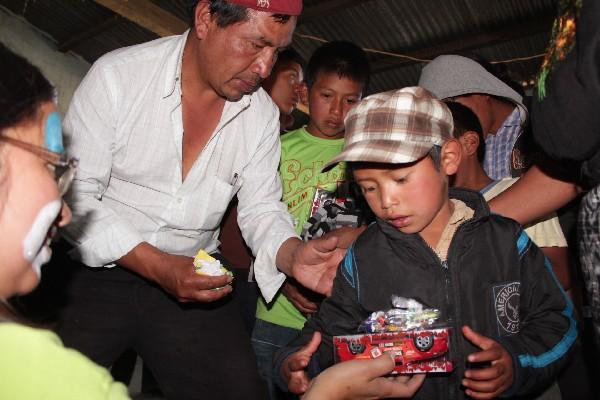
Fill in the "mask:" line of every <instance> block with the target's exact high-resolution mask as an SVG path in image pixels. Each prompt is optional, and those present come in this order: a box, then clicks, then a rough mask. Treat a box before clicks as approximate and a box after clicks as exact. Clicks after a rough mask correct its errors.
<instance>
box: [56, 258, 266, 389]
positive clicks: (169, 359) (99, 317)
mask: <svg viewBox="0 0 600 400" xmlns="http://www.w3.org/2000/svg"><path fill="white" fill-rule="evenodd" d="M71 268H72V271H71V272H72V274H71V277H70V279H69V285H68V287H67V295H68V302H67V304H66V305H65V306H64V307H63V309H62V311H61V313H60V318H59V324H58V329H57V330H58V334H59V335H60V337H61V338H62V340H63V341H64V342H65V345H66V346H69V347H73V348H75V349H77V350H79V351H81V352H82V353H84V354H85V355H87V356H88V357H90V358H91V359H92V360H94V361H95V362H97V363H98V364H101V365H103V366H106V367H108V366H110V365H111V364H113V363H114V361H115V360H116V359H117V358H118V357H119V356H120V355H121V354H122V353H123V352H124V351H125V350H127V349H130V348H131V349H133V350H135V351H136V352H137V353H138V354H139V355H140V357H141V358H142V359H143V360H144V364H145V365H146V366H147V367H148V368H149V369H150V370H151V371H152V374H153V375H154V376H155V377H156V379H157V381H158V383H159V386H160V388H161V390H162V392H163V393H164V395H165V396H166V397H167V398H168V399H177V400H185V399H214V400H217V399H241V398H244V399H259V400H263V399H265V398H266V390H265V387H264V383H263V382H262V381H261V379H260V378H259V376H258V372H257V368H256V361H255V358H254V354H253V352H252V348H251V345H250V338H249V335H248V332H247V330H246V327H245V326H244V324H243V322H242V319H241V316H240V312H239V307H238V305H237V304H235V303H234V302H233V301H232V300H231V299H226V300H223V301H219V302H216V303H210V304H201V303H189V304H182V303H179V302H177V301H176V300H174V299H173V298H172V297H171V296H169V295H167V294H166V293H165V292H164V291H163V290H162V289H160V288H159V287H157V286H156V285H154V284H151V283H150V282H148V281H147V280H145V279H143V278H141V277H140V276H138V275H136V274H135V273H133V272H130V271H129V270H126V269H124V268H121V267H115V268H111V269H107V268H100V269H91V268H87V267H85V266H82V265H81V264H79V265H78V266H75V267H71Z"/></svg>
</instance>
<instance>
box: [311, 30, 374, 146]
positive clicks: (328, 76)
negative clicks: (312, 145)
mask: <svg viewBox="0 0 600 400" xmlns="http://www.w3.org/2000/svg"><path fill="white" fill-rule="evenodd" d="M369 71H370V68H369V61H368V60H367V56H366V54H365V52H364V51H363V50H362V49H361V48H360V47H358V46H356V45H355V44H353V43H350V42H330V43H326V44H324V45H323V46H321V47H319V48H318V49H317V50H316V51H315V52H314V54H313V55H312V57H311V58H310V61H309V62H308V67H307V69H306V76H305V79H306V84H307V85H308V104H309V110H310V122H309V123H308V128H307V129H308V131H309V132H310V133H311V134H312V135H313V136H316V137H320V138H324V139H339V138H342V137H344V118H345V117H346V114H347V113H348V110H350V108H352V107H353V106H354V105H355V104H356V103H357V102H358V101H359V100H360V99H361V97H362V94H363V92H364V90H365V88H366V86H367V84H368V82H369Z"/></svg>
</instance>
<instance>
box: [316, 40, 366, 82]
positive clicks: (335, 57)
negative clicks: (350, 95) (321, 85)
mask: <svg viewBox="0 0 600 400" xmlns="http://www.w3.org/2000/svg"><path fill="white" fill-rule="evenodd" d="M320 72H325V73H336V74H337V75H338V76H339V77H340V78H348V79H351V80H353V81H356V82H360V83H362V84H363V91H364V90H365V89H366V88H367V86H368V85H369V75H370V74H371V67H370V66H369V60H368V59H367V54H366V53H365V52H364V51H363V50H362V49H361V48H360V47H358V46H357V45H355V44H354V43H350V42H344V41H336V42H329V43H325V44H324V45H322V46H321V47H319V48H318V49H317V50H315V52H314V53H313V55H312V56H311V57H310V61H309V62H308V67H307V68H306V74H305V80H306V84H307V85H308V87H311V86H312V85H313V84H314V83H315V80H316V79H317V75H318V74H319V73H320Z"/></svg>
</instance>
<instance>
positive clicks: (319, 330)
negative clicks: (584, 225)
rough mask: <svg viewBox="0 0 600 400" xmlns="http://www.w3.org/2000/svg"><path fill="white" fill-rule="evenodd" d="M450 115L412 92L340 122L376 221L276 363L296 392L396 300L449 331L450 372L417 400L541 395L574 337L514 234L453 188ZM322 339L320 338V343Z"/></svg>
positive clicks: (548, 271) (347, 154) (455, 156)
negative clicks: (435, 314) (410, 302)
mask: <svg viewBox="0 0 600 400" xmlns="http://www.w3.org/2000/svg"><path fill="white" fill-rule="evenodd" d="M452 128H453V123H452V115H451V114H450V111H449V110H448V108H447V107H446V106H445V105H444V104H443V103H441V102H440V101H438V100H436V99H435V98H434V97H433V96H432V95H431V94H430V93H429V92H427V91H426V90H424V89H422V88H419V87H413V88H405V89H401V90H396V91H391V92H386V93H381V94H376V95H373V96H369V97H367V98H365V99H364V100H363V101H362V102H361V103H359V105H358V106H357V107H356V108H354V109H353V110H352V111H350V112H349V114H348V117H347V118H346V143H345V145H344V150H343V151H342V153H340V155H338V156H337V157H335V158H334V159H333V160H332V161H330V162H329V163H328V164H327V166H331V165H334V164H335V163H338V162H340V161H346V162H348V163H349V164H350V167H351V168H352V170H353V173H354V178H355V180H356V182H357V183H358V184H359V185H360V187H361V189H362V191H363V193H364V195H365V198H366V200H367V202H368V203H369V206H370V207H371V209H372V211H373V212H374V213H375V215H376V216H377V221H376V222H375V223H373V224H372V225H371V226H369V228H368V229H367V231H365V233H363V234H362V235H361V236H360V237H359V238H358V239H357V240H356V242H355V243H354V244H353V245H352V247H350V248H349V249H348V252H347V254H346V257H345V259H344V261H343V262H342V263H341V264H340V267H339V269H338V273H337V276H336V279H335V281H334V285H333V290H332V295H331V297H329V298H328V299H327V300H325V301H324V302H323V304H322V306H321V308H320V310H319V312H318V313H317V314H316V315H315V316H314V317H313V318H311V319H310V320H309V321H308V322H307V324H306V325H305V326H304V329H303V331H302V334H301V336H300V337H299V338H298V339H296V340H295V341H294V342H292V343H291V344H290V345H289V346H288V347H287V348H285V349H283V350H282V351H281V352H279V353H278V354H277V356H276V359H275V366H276V370H277V371H279V372H280V378H281V382H280V384H281V385H282V386H287V387H288V388H289V390H291V391H293V392H297V393H301V392H303V391H304V390H306V387H307V386H308V383H309V377H308V373H307V371H309V372H310V374H311V375H314V374H315V373H318V372H319V371H320V370H322V369H324V368H326V367H328V366H329V365H331V364H332V363H333V350H332V340H331V338H332V336H334V335H346V334H352V333H356V331H357V328H358V326H359V324H360V322H361V321H363V320H364V319H365V318H366V317H367V316H368V315H369V314H370V313H372V312H373V311H377V310H385V309H388V308H390V297H391V295H394V294H396V295H400V296H403V297H407V298H415V299H418V300H420V301H421V302H422V303H424V304H426V305H428V306H430V307H434V308H437V309H439V310H440V311H441V318H440V321H447V323H448V324H449V325H450V327H451V328H452V336H451V357H452V359H453V360H454V362H455V369H454V371H453V372H452V373H450V374H444V375H431V376H428V377H427V379H425V381H424V383H423V385H422V387H421V388H420V390H419V391H418V392H417V394H416V395H415V397H414V398H417V399H446V398H466V397H467V396H470V397H472V398H493V397H497V396H499V395H502V396H504V397H511V396H522V395H526V394H533V393H537V392H540V391H542V390H544V389H545V388H546V387H548V386H549V385H550V384H551V383H552V382H553V380H554V378H555V376H556V374H557V373H558V372H559V370H560V368H561V367H562V365H563V364H564V362H565V360H566V357H567V354H568V353H569V352H570V350H571V348H572V345H573V343H574V342H575V340H576V338H577V332H576V327H575V320H574V318H573V310H572V304H571V302H570V301H569V300H568V298H567V297H566V296H565V295H564V292H563V291H562V289H561V288H560V285H559V284H558V282H557V279H556V277H555V276H554V274H553V272H552V267H551V265H550V264H549V263H548V262H546V261H545V259H544V256H543V254H542V253H541V252H540V250H539V249H538V248H537V247H536V246H535V244H533V243H532V242H531V240H530V239H529V238H528V236H527V235H526V234H525V233H524V232H523V230H522V229H521V227H520V226H519V225H518V224H517V223H516V222H515V221H512V220H510V219H507V218H504V217H502V216H499V215H495V214H490V212H489V209H488V207H487V205H486V203H485V201H484V199H483V198H482V197H481V195H480V194H479V193H476V192H473V191H470V190H466V189H457V188H452V189H448V176H449V175H452V174H454V173H455V172H456V170H457V168H458V165H459V163H460V159H461V148H460V144H459V143H458V142H457V141H456V140H455V139H453V138H452V137H451V134H452ZM321 338H322V340H321Z"/></svg>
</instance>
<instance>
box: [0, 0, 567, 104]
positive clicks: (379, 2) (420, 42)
mask: <svg viewBox="0 0 600 400" xmlns="http://www.w3.org/2000/svg"><path fill="white" fill-rule="evenodd" d="M151 1H152V2H153V3H154V4H156V5H158V6H159V7H161V8H163V9H165V10H167V11H169V12H170V13H172V14H173V15H175V16H177V17H178V18H180V19H182V20H184V21H186V22H187V21H188V20H189V17H188V10H189V8H190V3H194V1H193V0H176V1H170V0H151ZM0 5H1V6H4V7H5V8H7V9H9V10H10V11H11V12H13V13H15V14H17V15H21V16H23V17H24V18H25V19H26V20H27V21H29V22H30V23H31V24H32V25H34V26H36V27H37V28H38V29H40V30H42V31H44V32H46V33H48V35H49V36H50V37H52V38H53V39H54V40H55V41H56V43H57V46H67V47H68V49H70V50H72V51H74V52H75V53H77V54H79V55H81V56H82V57H83V58H84V59H86V60H88V61H90V62H93V61H95V60H96V59H97V58H98V57H100V56H101V55H102V54H104V53H106V52H108V51H111V50H114V49H116V48H119V47H122V46H128V45H132V44H136V43H141V42H145V41H148V40H152V39H154V38H156V37H157V35H156V34H154V33H152V32H150V31H148V30H146V29H144V28H141V27H139V26H138V25H136V24H135V23H133V22H130V21H128V20H126V19H125V18H122V17H115V14H114V13H113V12H112V11H110V10H108V9H106V8H104V7H102V6H101V5H99V4H97V3H96V2H94V1H93V0H78V1H69V0H0ZM556 7H557V1H556V0H527V1H523V0H501V1H498V0H452V1H448V0H364V1H356V0H346V1H342V0H328V1H325V0H305V1H304V9H305V13H304V15H305V17H303V18H302V19H301V21H300V23H299V26H298V28H297V29H296V33H297V34H296V36H295V38H294V42H293V47H294V48H295V49H296V50H297V51H298V52H299V53H300V55H301V56H302V58H304V59H305V60H308V58H309V57H310V55H311V54H312V52H313V51H314V50H315V49H316V48H317V47H318V46H319V45H320V44H321V42H319V41H317V40H314V39H308V38H305V37H301V35H310V36H315V37H318V38H322V39H325V40H349V41H352V42H354V43H356V44H358V45H359V46H361V47H363V48H368V49H376V50H381V51H385V52H390V53H398V54H409V55H410V54H417V55H421V56H423V55H425V56H427V57H425V58H432V57H434V56H435V55H438V54H439V53H438V51H439V52H448V51H457V50H467V51H470V52H473V53H476V54H478V55H481V56H483V57H485V58H487V59H489V60H492V61H497V60H507V59H512V58H516V57H526V56H531V55H535V54H540V53H543V51H544V49H545V47H546V43H547V40H548V34H549V30H550V26H551V17H552V16H553V15H554V13H555V10H556ZM540 21H541V22H540ZM463 47H464V48H463ZM369 58H370V60H371V62H372V65H373V70H374V73H373V76H372V79H371V82H372V84H371V86H370V88H369V92H377V91H382V90H389V89H393V88H397V87H402V86H407V85H414V84H415V83H416V82H417V80H418V75H419V72H420V69H421V67H422V65H421V64H420V63H414V62H411V63H406V62H405V61H402V62H399V60H400V61H401V60H402V59H399V58H397V57H391V56H388V55H381V54H375V53H369ZM540 61H541V60H540V59H539V58H537V59H533V60H528V61H519V62H513V63H510V64H505V67H506V69H507V70H508V71H509V74H510V75H511V76H512V77H513V78H515V79H518V80H529V79H531V78H532V76H533V75H534V74H535V72H536V71H537V69H538V67H539V64H540Z"/></svg>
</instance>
